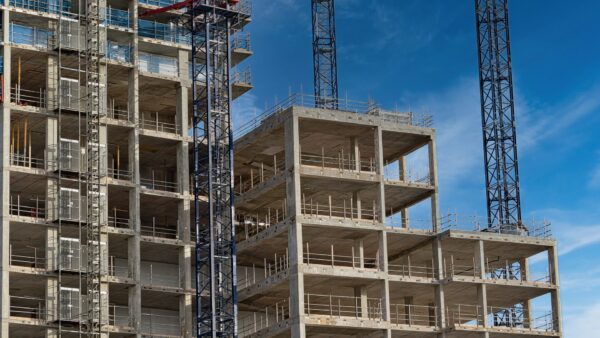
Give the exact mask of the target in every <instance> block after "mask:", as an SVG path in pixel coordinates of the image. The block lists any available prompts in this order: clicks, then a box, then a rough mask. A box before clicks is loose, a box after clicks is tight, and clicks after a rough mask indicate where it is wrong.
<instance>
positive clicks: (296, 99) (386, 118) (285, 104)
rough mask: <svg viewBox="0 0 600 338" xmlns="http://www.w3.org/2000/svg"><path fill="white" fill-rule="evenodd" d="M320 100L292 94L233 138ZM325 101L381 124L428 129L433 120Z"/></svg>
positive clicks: (357, 103)
mask: <svg viewBox="0 0 600 338" xmlns="http://www.w3.org/2000/svg"><path fill="white" fill-rule="evenodd" d="M322 100H323V99H322V98H319V97H315V96H311V95H306V94H302V93H297V94H292V95H290V96H289V97H288V98H286V99H284V100H281V101H279V102H277V103H276V104H275V105H273V106H272V107H271V108H269V109H267V110H265V111H264V112H263V113H262V114H260V115H258V116H257V117H256V118H254V119H252V120H250V121H249V122H247V123H245V124H243V125H241V126H239V127H238V128H236V130H235V131H234V136H235V138H236V139H238V138H240V137H242V136H244V135H246V134H248V133H249V132H251V131H252V130H254V129H255V128H257V127H258V126H260V125H261V124H262V123H263V121H265V120H266V119H268V118H269V117H271V116H273V115H277V114H278V113H281V112H283V111H285V110H286V109H288V108H290V107H293V106H296V107H308V108H314V107H316V106H317V103H318V102H321V101H322ZM327 100H328V102H331V103H333V104H335V105H336V106H337V110H338V111H343V112H346V113H354V114H359V115H365V114H367V115H373V116H380V117H381V118H382V120H383V122H385V123H392V124H398V125H410V126H415V127H428V126H429V127H430V126H431V125H432V124H433V119H432V117H431V116H430V115H425V114H424V115H417V114H414V113H403V112H391V111H385V110H382V109H380V108H379V107H378V105H377V104H376V103H374V102H361V101H354V100H348V99H341V98H340V99H337V100H335V101H332V99H329V98H328V99H327Z"/></svg>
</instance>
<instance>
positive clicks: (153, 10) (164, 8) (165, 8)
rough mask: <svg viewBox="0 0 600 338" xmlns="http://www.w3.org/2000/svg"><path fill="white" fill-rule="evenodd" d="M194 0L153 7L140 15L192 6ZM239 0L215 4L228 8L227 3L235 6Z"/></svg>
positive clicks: (221, 1) (228, 0)
mask: <svg viewBox="0 0 600 338" xmlns="http://www.w3.org/2000/svg"><path fill="white" fill-rule="evenodd" d="M194 1H195V0H185V1H182V2H178V3H175V4H172V5H169V6H166V7H162V8H157V9H151V10H148V11H145V12H143V13H140V15H139V17H140V18H143V17H146V16H151V15H156V14H160V13H164V12H168V11H172V10H177V9H182V8H184V7H190V6H191V5H192V4H193V2H194ZM239 2H240V0H216V1H215V6H218V7H221V8H227V5H230V6H235V5H237V4H238V3H239Z"/></svg>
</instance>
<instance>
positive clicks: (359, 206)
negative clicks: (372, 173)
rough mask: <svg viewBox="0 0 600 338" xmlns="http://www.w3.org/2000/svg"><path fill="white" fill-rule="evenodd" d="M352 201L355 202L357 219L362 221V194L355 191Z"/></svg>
mask: <svg viewBox="0 0 600 338" xmlns="http://www.w3.org/2000/svg"><path fill="white" fill-rule="evenodd" d="M352 199H353V200H354V207H355V208H356V218H357V219H359V220H360V219H362V203H361V200H360V193H359V192H358V191H355V192H353V193H352Z"/></svg>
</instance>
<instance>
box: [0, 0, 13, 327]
mask: <svg viewBox="0 0 600 338" xmlns="http://www.w3.org/2000/svg"><path fill="white" fill-rule="evenodd" d="M3 3H4V6H5V7H6V6H8V0H4V1H3ZM2 20H3V21H2V22H3V23H4V30H3V40H4V46H3V48H2V50H3V57H4V71H3V74H4V79H3V81H4V83H3V87H4V93H2V97H3V103H2V109H1V110H0V113H1V114H2V115H1V116H0V161H1V162H0V163H1V166H0V189H1V190H0V192H1V194H2V204H1V205H0V304H1V305H0V337H8V320H9V317H10V285H9V280H10V278H9V268H10V221H9V220H8V217H9V214H10V210H9V203H8V201H9V199H10V173H9V165H10V161H9V158H10V108H9V106H10V105H9V104H8V102H10V85H11V83H10V71H7V69H10V64H11V48H10V43H9V29H8V28H9V22H10V21H9V11H7V10H4V11H2Z"/></svg>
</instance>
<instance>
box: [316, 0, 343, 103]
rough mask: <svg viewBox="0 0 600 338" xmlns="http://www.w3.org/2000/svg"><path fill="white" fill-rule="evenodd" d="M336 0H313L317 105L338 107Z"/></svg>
mask: <svg viewBox="0 0 600 338" xmlns="http://www.w3.org/2000/svg"><path fill="white" fill-rule="evenodd" d="M334 7H335V6H334V0H312V28H313V40H312V41H313V64H314V81H315V84H314V86H315V105H316V107H317V108H328V109H337V106H338V79H337V55H336V37H335V8H334Z"/></svg>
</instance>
